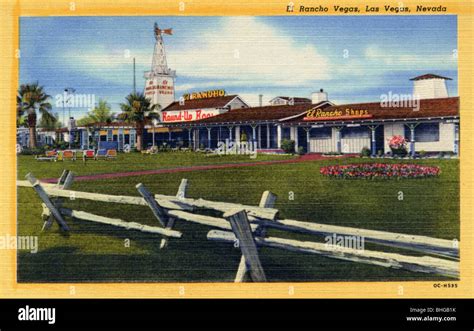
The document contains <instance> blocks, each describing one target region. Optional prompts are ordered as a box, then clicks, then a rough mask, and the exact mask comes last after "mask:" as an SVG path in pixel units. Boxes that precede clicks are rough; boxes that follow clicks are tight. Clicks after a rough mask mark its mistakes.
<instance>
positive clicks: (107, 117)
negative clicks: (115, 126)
mask: <svg viewBox="0 0 474 331" xmlns="http://www.w3.org/2000/svg"><path fill="white" fill-rule="evenodd" d="M113 116H114V113H112V112H111V108H110V105H109V104H108V103H107V101H105V100H102V99H99V103H98V104H97V106H96V107H95V108H94V109H92V111H91V112H90V113H89V114H87V116H85V117H83V118H81V119H80V120H78V121H77V125H79V126H84V125H88V124H92V123H110V122H112V119H113Z"/></svg>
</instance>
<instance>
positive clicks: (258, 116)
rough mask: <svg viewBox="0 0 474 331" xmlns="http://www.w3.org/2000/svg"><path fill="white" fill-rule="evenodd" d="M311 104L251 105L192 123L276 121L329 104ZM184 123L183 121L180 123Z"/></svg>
mask: <svg viewBox="0 0 474 331" xmlns="http://www.w3.org/2000/svg"><path fill="white" fill-rule="evenodd" d="M324 103H326V102H322V103H319V104H315V105H311V104H297V105H293V106H290V105H279V106H264V107H251V108H241V109H232V110H229V111H228V112H226V113H224V114H220V115H217V116H213V117H209V118H206V119H203V120H199V121H193V122H192V123H186V124H192V125H204V124H225V123H229V124H231V123H255V122H276V121H278V120H281V119H284V118H287V117H291V116H297V115H300V114H304V113H306V111H308V110H309V109H311V108H313V107H317V106H321V107H322V108H325V107H327V106H329V104H326V105H324V106H323V104H324ZM180 124H183V123H180Z"/></svg>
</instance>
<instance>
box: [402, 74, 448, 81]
mask: <svg viewBox="0 0 474 331" xmlns="http://www.w3.org/2000/svg"><path fill="white" fill-rule="evenodd" d="M432 78H440V79H446V80H452V79H451V78H449V77H443V76H438V75H435V74H426V75H421V76H416V77H413V78H410V80H423V79H432Z"/></svg>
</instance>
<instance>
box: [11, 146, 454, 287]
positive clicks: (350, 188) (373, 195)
mask: <svg viewBox="0 0 474 331" xmlns="http://www.w3.org/2000/svg"><path fill="white" fill-rule="evenodd" d="M274 158H282V156H265V157H262V156H259V158H258V159H257V161H258V160H267V159H274ZM137 161H139V162H137ZM248 161H249V158H248V157H244V158H243V157H242V156H241V157H238V156H232V157H231V156H225V157H222V158H220V157H212V158H207V157H205V156H203V155H196V154H193V153H189V154H171V153H170V154H163V155H161V157H160V158H159V160H158V159H157V160H151V159H147V158H146V157H143V156H141V155H127V156H124V155H122V156H121V157H120V158H119V160H117V161H116V163H114V161H110V162H105V161H103V162H101V163H100V162H96V163H93V162H90V163H88V164H87V165H86V166H84V165H82V163H80V162H77V163H72V162H68V163H41V162H35V161H34V160H32V157H20V158H19V161H18V168H19V178H20V179H23V178H22V177H23V176H24V174H25V173H27V172H28V171H32V172H33V173H34V174H35V176H36V177H38V178H45V177H57V176H59V175H60V173H61V171H62V169H63V168H64V167H66V168H68V169H71V170H74V171H76V172H77V173H79V174H91V173H103V172H112V171H111V169H112V168H113V169H114V171H118V170H120V171H129V170H141V169H153V168H154V167H173V166H185V165H195V164H208V163H217V162H224V163H230V162H248ZM352 162H370V161H367V160H362V159H330V160H321V161H312V162H304V163H296V164H276V165H262V166H255V167H248V168H228V169H219V170H206V171H199V172H187V173H174V174H160V175H152V176H136V177H127V178H119V179H113V180H97V181H91V182H76V183H75V184H74V186H73V188H74V189H76V190H84V191H91V192H104V193H112V194H127V195H137V196H138V193H137V191H136V189H135V185H136V184H137V183H139V182H142V183H144V184H145V185H146V186H147V187H148V188H149V189H150V190H151V191H153V192H154V193H163V194H173V195H174V194H175V193H176V190H177V188H178V185H179V182H180V180H181V178H183V177H186V178H188V179H189V184H190V186H189V191H188V192H189V196H190V197H196V198H197V197H203V198H206V199H212V200H220V201H229V202H240V203H244V204H251V205H257V204H258V202H259V200H260V196H261V193H262V192H263V191H265V190H271V191H272V192H274V193H276V194H277V195H278V200H277V204H276V208H278V209H279V210H280V215H281V217H282V218H292V219H297V220H302V221H313V222H318V223H326V224H336V225H343V226H353V227H360V228H367V229H375V230H385V231H394V232H402V233H410V234H417V235H427V236H433V237H438V238H445V239H453V238H459V161H458V160H416V161H409V160H406V161H405V160H404V161H398V162H415V163H420V164H425V165H438V166H440V167H441V170H442V173H441V176H440V177H439V178H430V179H411V180H409V179H408V180H334V179H328V178H326V177H323V176H321V175H320V174H319V168H320V167H321V166H322V165H327V164H336V163H352ZM384 162H393V161H388V160H385V161H384ZM135 163H139V164H135ZM105 164H107V166H105ZM291 192H292V193H291ZM399 192H403V194H404V199H403V201H399V200H398V195H399ZM18 194H19V195H18V200H19V206H18V221H19V222H18V223H19V225H18V229H19V233H20V234H21V235H38V236H39V245H40V250H39V252H38V253H37V254H29V253H24V252H21V253H20V254H19V268H18V280H19V281H20V282H75V281H85V282H87V281H89V282H101V281H126V282H133V281H139V282H144V281H145V282H185V281H188V282H202V281H232V280H233V277H234V276H235V272H236V270H237V266H238V263H239V259H240V251H239V250H238V249H235V248H233V246H232V245H230V244H225V243H216V242H209V241H208V240H207V239H206V234H207V232H208V231H209V230H210V228H208V227H204V226H200V225H195V224H190V223H185V222H184V221H178V222H177V225H176V227H175V228H176V229H177V230H179V231H182V233H183V237H182V238H181V239H171V240H170V243H169V246H168V247H167V248H166V249H164V250H160V249H159V242H160V240H161V238H160V237H159V236H156V235H151V234H143V233H137V232H132V231H126V230H123V229H118V228H114V227H109V226H104V225H96V224H93V223H90V222H84V221H72V220H69V224H70V225H71V227H72V231H71V234H70V235H69V236H63V235H61V234H60V233H59V231H58V230H57V228H54V229H53V230H52V231H50V232H45V233H41V231H40V229H41V225H42V224H41V219H40V215H41V206H40V202H39V200H38V199H37V197H36V196H35V194H34V193H33V190H32V189H31V188H19V190H18ZM290 195H293V196H294V200H291V199H289V197H290ZM67 206H68V207H71V208H75V209H80V210H86V211H90V212H94V213H97V214H100V215H103V216H110V217H116V218H121V219H124V220H127V221H137V222H141V223H145V224H150V225H156V223H157V222H156V221H155V220H154V218H153V215H152V214H151V212H150V211H149V210H148V209H146V208H144V207H138V206H128V205H113V206H112V205H110V204H104V203H99V202H93V201H92V202H91V201H87V202H86V201H83V200H82V201H80V200H76V201H68V202H67ZM269 235H278V236H285V237H288V238H297V239H305V240H313V241H323V238H320V237H315V236H304V235H297V234H289V233H281V232H277V231H269ZM126 239H130V240H131V247H130V248H127V247H125V246H124V242H125V240H126ZM374 248H376V249H383V250H384V251H397V252H402V253H407V252H406V251H400V250H396V249H389V248H387V247H380V246H379V247H376V246H374V245H370V244H367V243H366V249H374ZM408 254H413V253H412V252H408ZM261 260H262V264H263V267H264V270H265V272H266V274H267V278H268V279H269V280H270V281H343V280H352V281H354V280H358V281H359V280H360V281H383V280H428V279H442V278H441V277H438V276H428V275H424V274H419V273H412V272H405V271H401V270H394V269H386V268H383V267H377V266H369V265H365V264H358V263H351V262H344V261H340V260H335V259H329V258H324V257H320V256H317V255H304V254H296V253H292V252H286V251H282V250H277V249H271V248H263V249H261Z"/></svg>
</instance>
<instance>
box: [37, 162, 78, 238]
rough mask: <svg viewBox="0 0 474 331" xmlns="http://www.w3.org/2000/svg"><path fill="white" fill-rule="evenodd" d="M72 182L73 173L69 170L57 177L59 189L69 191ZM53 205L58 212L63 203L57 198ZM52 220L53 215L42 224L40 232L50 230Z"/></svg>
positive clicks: (62, 200)
mask: <svg viewBox="0 0 474 331" xmlns="http://www.w3.org/2000/svg"><path fill="white" fill-rule="evenodd" d="M73 182H74V173H73V172H72V171H69V170H64V171H63V173H62V174H61V177H59V179H58V183H57V186H58V187H59V188H60V189H63V190H69V189H70V188H71V186H72V183H73ZM54 203H55V204H56V207H57V208H58V210H60V209H61V207H62V205H63V203H64V199H62V198H57V199H56V200H55V201H54ZM53 220H54V217H53V215H49V217H48V219H47V220H46V221H45V222H44V224H43V228H42V229H41V231H44V230H47V229H49V228H51V225H53Z"/></svg>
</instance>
